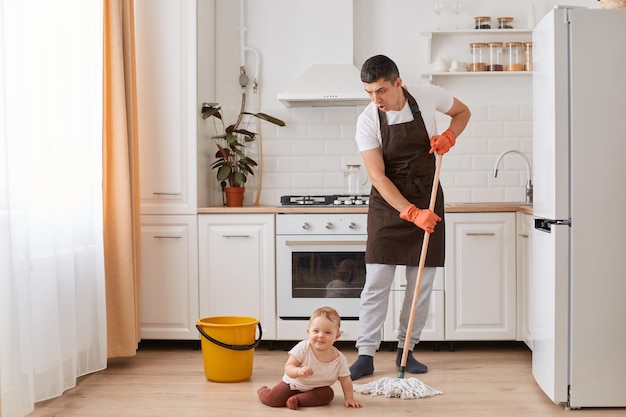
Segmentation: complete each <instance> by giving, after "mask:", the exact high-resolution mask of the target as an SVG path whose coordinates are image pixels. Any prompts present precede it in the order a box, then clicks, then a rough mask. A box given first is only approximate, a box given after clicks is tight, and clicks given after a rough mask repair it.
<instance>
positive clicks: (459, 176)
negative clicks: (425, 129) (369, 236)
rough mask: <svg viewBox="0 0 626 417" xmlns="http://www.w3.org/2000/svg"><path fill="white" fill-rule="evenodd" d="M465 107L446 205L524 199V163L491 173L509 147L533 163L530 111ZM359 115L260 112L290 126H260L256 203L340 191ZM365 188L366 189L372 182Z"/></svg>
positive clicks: (450, 161) (346, 111)
mask: <svg viewBox="0 0 626 417" xmlns="http://www.w3.org/2000/svg"><path fill="white" fill-rule="evenodd" d="M468 106H469V107H470V109H471V110H472V120H471V121H470V124H469V125H468V127H467V129H466V131H465V132H464V133H463V134H462V135H461V136H460V137H459V139H458V141H457V145H456V146H455V147H454V148H453V149H452V150H451V151H450V152H449V153H448V154H446V155H445V157H444V158H445V159H444V162H443V166H442V175H441V184H442V185H443V187H444V191H445V196H446V201H447V202H455V201H456V202H461V201H467V202H472V201H474V202H476V201H523V200H524V195H525V190H524V186H525V184H526V165H525V162H524V161H523V159H522V158H521V157H519V155H515V154H508V155H506V156H505V157H504V158H503V159H502V161H501V163H500V167H499V170H498V177H497V178H493V168H494V163H495V161H496V159H497V157H498V156H499V155H500V153H501V152H503V151H505V150H508V149H517V150H520V151H522V152H524V153H525V154H526V156H527V157H528V158H529V160H530V161H531V162H532V106H531V105H529V104H511V105H502V104H498V105H484V104H479V105H475V106H473V105H472V104H471V103H468ZM360 111H361V108H354V107H345V108H344V107H336V108H304V109H287V111H285V109H264V112H265V113H268V114H272V115H279V114H280V117H282V118H283V120H285V122H286V123H287V126H285V127H281V128H278V127H274V126H271V125H269V124H267V123H264V124H263V129H262V132H263V138H262V141H263V143H262V151H263V161H264V164H263V181H262V186H263V189H262V192H261V198H260V200H259V204H261V205H277V204H279V202H280V196H281V195H291V194H294V195H295V194H310V195H315V194H330V193H342V192H343V190H344V189H345V188H344V180H345V179H344V176H343V173H342V169H343V168H344V167H345V165H346V164H355V163H357V164H362V159H361V156H360V154H359V152H358V149H357V146H356V143H355V141H354V132H355V125H356V119H357V117H358V114H359V112H360ZM437 122H438V126H439V129H440V130H445V128H446V127H447V123H448V119H447V116H442V115H440V116H438V120H437ZM363 169H364V168H363ZM256 184H258V178H256V176H255V178H254V179H253V180H252V181H251V182H249V184H248V188H249V191H247V197H246V201H247V202H252V201H254V200H255V196H256V192H255V191H254V188H255V187H256ZM365 188H366V191H367V190H369V183H368V185H367V186H366V187H365ZM218 195H219V194H217V193H216V196H218ZM248 195H249V196H248ZM216 198H218V197H216ZM216 201H218V200H216Z"/></svg>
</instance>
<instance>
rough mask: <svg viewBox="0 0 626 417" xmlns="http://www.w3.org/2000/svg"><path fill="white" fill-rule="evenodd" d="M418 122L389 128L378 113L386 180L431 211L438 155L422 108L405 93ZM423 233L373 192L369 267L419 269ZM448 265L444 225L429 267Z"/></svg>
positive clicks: (433, 242)
mask: <svg viewBox="0 0 626 417" xmlns="http://www.w3.org/2000/svg"><path fill="white" fill-rule="evenodd" d="M404 95H405V97H406V98H407V99H408V101H409V106H410V107H411V111H412V112H413V118H414V120H413V121H412V122H408V123H400V124H395V125H391V126H390V125H388V124H387V116H386V115H385V113H384V112H382V111H380V110H379V111H378V115H379V117H380V133H381V136H382V153H383V160H384V162H385V175H386V176H387V177H388V178H389V179H390V180H391V182H393V183H394V184H395V186H396V187H398V190H400V193H402V195H403V196H404V197H405V198H406V199H407V200H409V201H410V202H411V203H413V204H415V206H416V207H417V208H420V209H423V208H428V206H429V204H430V193H431V190H432V188H433V187H432V186H433V178H434V176H435V155H434V154H432V155H431V154H429V153H428V151H429V150H430V138H429V137H428V132H427V130H426V126H425V125H424V119H422V115H421V112H420V110H419V106H418V105H417V102H416V101H415V99H414V98H413V97H412V96H411V95H410V94H409V92H408V91H406V90H404ZM443 207H444V201H443V190H442V188H441V186H439V187H438V189H437V201H436V204H435V213H437V214H438V215H439V216H440V217H441V218H442V219H443ZM423 239H424V230H422V229H421V228H419V227H417V226H416V225H415V224H413V223H411V222H407V221H406V220H402V219H401V218H400V217H399V213H398V211H397V210H396V209H394V208H393V207H391V206H390V205H389V203H387V202H386V201H385V199H384V198H383V197H382V196H381V195H380V193H379V192H378V190H377V189H376V188H375V187H372V191H371V193H370V200H369V208H368V217H367V248H366V251H365V262H366V263H377V264H387V265H409V266H418V265H419V259H420V253H421V251H422V242H423ZM444 261H445V225H444V221H443V220H442V221H440V222H438V223H437V225H436V226H435V231H434V233H432V234H431V235H430V240H429V242H428V252H427V254H426V264H425V266H429V267H435V266H443V264H444Z"/></svg>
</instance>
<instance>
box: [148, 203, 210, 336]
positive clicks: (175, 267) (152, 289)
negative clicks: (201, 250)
mask: <svg viewBox="0 0 626 417" xmlns="http://www.w3.org/2000/svg"><path fill="white" fill-rule="evenodd" d="M197 230H198V229H197V216H195V215H190V216H153V215H150V216H142V217H141V338H142V339H178V340H194V339H198V331H197V330H196V328H195V324H196V321H197V320H198V249H197V248H198V233H197Z"/></svg>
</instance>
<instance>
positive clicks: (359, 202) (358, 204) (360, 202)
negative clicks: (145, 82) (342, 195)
mask: <svg viewBox="0 0 626 417" xmlns="http://www.w3.org/2000/svg"><path fill="white" fill-rule="evenodd" d="M354 204H356V205H357V206H360V205H361V204H363V200H354Z"/></svg>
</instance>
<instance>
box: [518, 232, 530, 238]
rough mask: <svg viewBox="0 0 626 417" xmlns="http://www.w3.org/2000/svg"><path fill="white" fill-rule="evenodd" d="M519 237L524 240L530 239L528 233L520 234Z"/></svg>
mask: <svg viewBox="0 0 626 417" xmlns="http://www.w3.org/2000/svg"><path fill="white" fill-rule="evenodd" d="M517 236H519V237H521V238H522V239H528V233H520V234H518V235H517Z"/></svg>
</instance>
